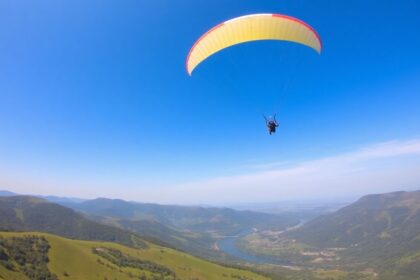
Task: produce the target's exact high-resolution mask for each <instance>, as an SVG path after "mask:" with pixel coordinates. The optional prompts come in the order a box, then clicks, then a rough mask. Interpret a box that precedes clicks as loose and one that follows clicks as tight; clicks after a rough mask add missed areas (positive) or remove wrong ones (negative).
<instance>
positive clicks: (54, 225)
mask: <svg viewBox="0 0 420 280" xmlns="http://www.w3.org/2000/svg"><path fill="white" fill-rule="evenodd" d="M0 230H3V231H42V232H48V233H52V234H57V235H60V236H64V237H68V238H74V239H82V240H100V241H110V242H116V243H120V244H123V245H127V246H131V247H142V246H145V244H144V242H143V241H142V240H141V239H140V238H139V237H137V236H136V235H135V234H132V233H130V232H128V231H125V230H122V229H119V228H115V227H112V226H108V225H103V224H100V223H96V222H93V221H91V220H89V219H86V218H85V217H84V216H82V215H81V214H79V213H76V212H75V211H74V210H71V209H68V208H66V207H63V206H61V205H58V204H55V203H50V202H47V201H46V200H44V199H40V198H35V197H30V196H11V197H0Z"/></svg>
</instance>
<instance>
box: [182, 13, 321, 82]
mask: <svg viewBox="0 0 420 280" xmlns="http://www.w3.org/2000/svg"><path fill="white" fill-rule="evenodd" d="M259 40H284V41H291V42H295V43H300V44H303V45H305V46H308V47H310V48H312V49H314V50H316V51H317V52H318V53H321V49H322V44H321V39H320V37H319V36H318V34H317V33H316V31H315V30H314V29H313V28H312V27H311V26H309V25H308V24H306V23H305V22H303V21H301V20H299V19H296V18H293V17H289V16H285V15H279V14H252V15H246V16H242V17H237V18H234V19H231V20H228V21H226V22H223V23H221V24H219V25H217V26H215V27H213V28H212V29H210V30H209V31H207V32H206V33H205V34H204V35H203V36H201V38H200V39H198V40H197V42H196V43H195V44H194V46H193V47H192V48H191V50H190V53H189V54H188V57H187V61H186V67H187V72H188V74H189V75H191V73H192V71H193V70H194V68H195V67H197V65H198V64H200V63H201V62H202V61H204V60H205V59H206V58H208V57H209V56H211V55H212V54H214V53H216V52H218V51H220V50H222V49H225V48H227V47H230V46H233V45H237V44H240V43H245V42H250V41H259Z"/></svg>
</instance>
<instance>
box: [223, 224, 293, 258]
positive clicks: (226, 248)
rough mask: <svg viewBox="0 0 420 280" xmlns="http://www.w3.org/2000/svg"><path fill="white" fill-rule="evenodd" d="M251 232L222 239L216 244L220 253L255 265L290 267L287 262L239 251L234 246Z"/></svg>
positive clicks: (245, 231) (248, 230) (243, 232)
mask: <svg viewBox="0 0 420 280" xmlns="http://www.w3.org/2000/svg"><path fill="white" fill-rule="evenodd" d="M252 232H253V230H252V229H246V230H244V231H242V232H240V233H239V234H238V235H235V236H229V237H226V238H223V239H222V240H221V241H219V242H218V247H219V249H220V251H222V252H224V253H226V254H228V255H230V256H232V257H235V258H237V259H241V260H243V261H247V262H251V263H256V264H277V265H290V262H289V261H286V260H284V261H282V260H273V259H270V258H268V257H263V256H257V255H252V254H250V253H248V252H246V251H243V250H241V249H240V248H238V246H237V245H236V244H237V242H238V241H239V240H240V239H241V238H242V237H245V236H247V235H249V234H251V233H252Z"/></svg>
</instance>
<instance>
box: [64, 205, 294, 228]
mask: <svg viewBox="0 0 420 280" xmlns="http://www.w3.org/2000/svg"><path fill="white" fill-rule="evenodd" d="M69 207H71V208H73V209H75V210H78V211H81V212H83V213H86V214H88V215H94V216H102V217H111V218H117V219H124V220H132V221H133V220H135V221H138V220H153V221H157V222H159V223H160V224H162V225H165V226H169V227H174V228H177V229H181V230H188V231H194V232H202V233H214V234H217V235H232V234H237V233H239V232H240V231H243V230H244V229H249V228H252V227H255V228H263V229H268V228H275V229H283V228H286V227H289V226H293V225H296V224H298V223H299V220H298V219H297V218H296V217H294V216H291V215H289V214H284V215H281V214H280V215H274V214H267V213H259V212H252V211H237V210H233V209H230V208H215V207H208V208H207V207H198V206H174V205H159V204H152V203H136V202H127V201H124V200H118V199H106V198H98V199H94V200H88V201H85V202H82V203H77V204H73V205H69Z"/></svg>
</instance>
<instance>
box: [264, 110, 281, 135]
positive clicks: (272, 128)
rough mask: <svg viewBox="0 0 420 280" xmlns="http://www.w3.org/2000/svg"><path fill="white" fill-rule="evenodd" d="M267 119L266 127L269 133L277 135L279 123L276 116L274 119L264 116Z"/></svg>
mask: <svg viewBox="0 0 420 280" xmlns="http://www.w3.org/2000/svg"><path fill="white" fill-rule="evenodd" d="M264 119H265V125H266V126H267V128H268V133H270V135H271V134H273V133H276V128H277V127H278V126H279V123H278V122H277V120H276V115H275V114H274V117H268V118H267V117H266V116H264Z"/></svg>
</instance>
